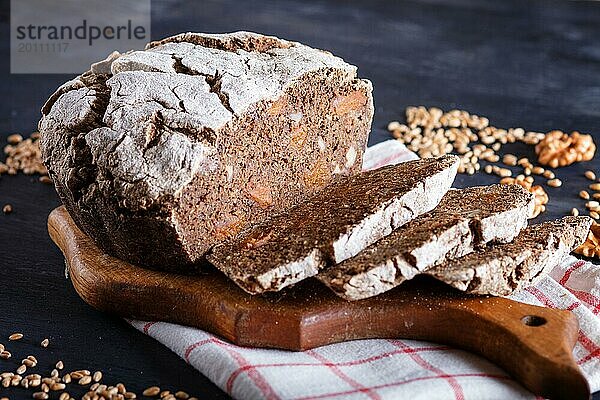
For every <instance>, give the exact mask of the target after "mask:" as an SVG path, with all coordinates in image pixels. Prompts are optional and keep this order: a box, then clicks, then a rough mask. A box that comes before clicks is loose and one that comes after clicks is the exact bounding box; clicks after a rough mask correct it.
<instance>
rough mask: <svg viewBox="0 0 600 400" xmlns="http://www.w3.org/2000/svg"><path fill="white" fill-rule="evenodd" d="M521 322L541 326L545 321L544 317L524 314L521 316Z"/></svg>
mask: <svg viewBox="0 0 600 400" xmlns="http://www.w3.org/2000/svg"><path fill="white" fill-rule="evenodd" d="M521 322H522V323H524V324H525V325H527V326H542V325H544V324H545V323H546V322H547V321H546V318H544V317H540V316H537V315H526V316H524V317H523V318H521Z"/></svg>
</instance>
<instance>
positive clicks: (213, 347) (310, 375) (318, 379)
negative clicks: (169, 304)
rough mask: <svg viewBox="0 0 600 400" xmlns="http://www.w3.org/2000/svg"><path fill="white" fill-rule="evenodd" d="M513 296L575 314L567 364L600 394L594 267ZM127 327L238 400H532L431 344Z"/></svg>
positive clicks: (492, 370)
mask: <svg viewBox="0 0 600 400" xmlns="http://www.w3.org/2000/svg"><path fill="white" fill-rule="evenodd" d="M413 158H416V156H415V155H414V154H413V153H412V152H410V151H409V150H407V149H406V148H405V147H404V146H403V145H402V144H400V143H398V142H397V141H394V140H390V141H386V142H383V143H380V144H377V145H375V146H373V147H370V148H368V149H367V151H366V153H365V161H364V168H365V169H372V168H377V167H380V166H383V165H386V164H395V163H398V162H401V161H406V160H410V159H413ZM511 297H512V298H513V299H515V300H518V301H522V302H525V303H530V304H535V305H542V306H547V307H554V308H561V309H568V310H572V311H573V312H574V313H575V314H576V315H577V317H578V319H579V323H580V331H579V339H578V341H577V344H576V346H575V349H574V355H575V358H576V360H577V362H578V364H579V365H580V366H581V368H582V369H583V372H584V373H585V375H586V376H587V378H588V380H589V383H590V386H591V388H592V390H593V391H597V390H600V316H599V313H600V267H598V266H596V265H594V264H591V263H589V262H584V261H581V260H577V259H576V258H575V257H572V256H569V257H567V258H566V259H565V260H563V262H562V263H561V264H560V265H558V266H557V267H556V268H555V269H554V271H552V274H551V275H550V276H548V277H545V278H544V279H543V280H542V281H541V282H539V283H538V284H537V285H535V286H532V287H529V288H527V289H526V290H523V291H520V292H519V293H515V294H514V295H513V296H511ZM130 322H131V324H132V325H133V326H135V327H136V328H137V329H139V330H141V331H142V332H144V333H146V334H147V335H150V336H152V337H153V338H155V339H156V340H158V341H159V342H161V343H162V344H164V345H165V346H167V347H169V348H170V349H171V350H173V351H174V352H175V353H177V354H178V355H179V356H180V357H181V358H183V359H184V360H185V361H186V362H188V363H190V364H191V365H193V366H194V367H195V368H196V369H198V371H200V372H201V373H202V374H204V375H205V376H207V377H208V378H209V379H210V380H211V381H213V382H214V383H215V384H216V385H218V386H219V387H220V388H221V389H223V390H224V391H225V392H227V393H229V394H230V395H231V396H233V397H234V398H236V399H297V400H298V399H411V400H417V399H427V400H433V399H456V400H459V399H480V400H483V399H533V398H535V396H533V395H532V394H531V393H530V392H528V391H527V390H525V389H523V388H522V387H521V386H520V385H519V384H518V383H516V382H515V381H514V380H513V379H512V378H510V377H509V376H508V375H507V374H506V372H504V371H503V370H501V369H499V368H498V367H496V366H494V365H493V364H491V363H490V362H488V361H486V360H485V359H483V358H481V357H478V356H476V355H473V354H470V353H468V352H465V351H461V350H457V349H453V348H451V347H448V346H443V345H438V344H434V343H427V342H420V341H414V340H402V339H397V340H381V339H377V340H357V341H351V342H345V343H338V344H333V345H329V346H323V347H319V348H316V349H313V350H309V351H304V352H291V351H280V350H269V349H257V348H245V347H239V346H235V345H233V344H231V343H228V342H226V341H225V340H223V339H221V338H219V337H217V336H214V335H212V334H210V333H208V332H204V331H202V330H200V329H196V328H190V327H185V326H181V325H175V324H170V323H166V322H143V321H130ZM515 362H519V360H518V359H515Z"/></svg>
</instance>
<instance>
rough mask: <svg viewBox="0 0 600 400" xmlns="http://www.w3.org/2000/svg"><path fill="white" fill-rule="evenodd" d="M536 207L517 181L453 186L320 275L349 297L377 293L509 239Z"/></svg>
mask: <svg viewBox="0 0 600 400" xmlns="http://www.w3.org/2000/svg"><path fill="white" fill-rule="evenodd" d="M533 205H534V199H533V195H532V194H531V193H529V192H527V191H526V190H525V189H523V188H522V187H520V186H518V185H491V186H478V187H470V188H465V189H451V190H449V191H448V192H447V193H446V194H445V195H444V197H443V198H442V200H441V201H440V204H439V205H438V206H437V207H436V208H435V209H434V210H432V211H430V212H428V213H425V214H423V215H420V216H419V217H417V218H415V219H414V220H412V221H410V222H409V223H408V224H406V225H404V226H402V227H400V228H398V229H396V230H395V231H393V232H392V233H391V234H390V235H389V236H386V237H384V238H382V239H381V240H379V241H377V242H376V243H374V244H373V245H371V246H369V247H368V248H366V249H365V250H363V251H362V252H360V253H359V254H358V255H356V256H354V257H352V258H350V259H348V260H346V261H344V262H342V263H340V264H337V265H334V266H331V267H330V268H327V269H325V270H324V271H323V272H321V273H320V274H319V275H318V276H317V278H318V279H319V280H320V281H322V282H323V283H325V284H326V285H327V286H329V287H330V288H331V289H332V290H333V291H334V292H335V293H336V294H338V295H339V296H341V297H343V298H345V299H347V300H359V299H364V298H367V297H372V296H375V295H378V294H380V293H383V292H386V291H388V290H390V289H393V288H394V287H396V286H398V285H400V284H401V283H402V282H404V281H406V280H408V279H412V278H413V277H414V276H416V275H418V274H421V273H423V272H425V271H427V270H428V269H430V268H433V267H434V266H435V265H437V264H440V263H442V262H444V261H445V260H447V259H452V258H456V257H460V256H463V255H465V254H468V253H471V252H473V251H474V250H475V249H476V248H478V247H480V246H482V245H484V244H486V243H488V242H491V241H494V242H502V243H506V242H510V241H511V240H513V239H514V238H515V236H517V235H518V234H519V232H520V231H521V229H523V228H524V227H526V226H527V217H528V215H529V213H530V211H531V209H532V208H533Z"/></svg>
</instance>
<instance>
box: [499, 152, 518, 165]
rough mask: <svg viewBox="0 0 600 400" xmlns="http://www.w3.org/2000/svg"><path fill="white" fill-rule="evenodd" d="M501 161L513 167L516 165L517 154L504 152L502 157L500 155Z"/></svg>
mask: <svg viewBox="0 0 600 400" xmlns="http://www.w3.org/2000/svg"><path fill="white" fill-rule="evenodd" d="M502 162H503V163H504V164H506V165H509V166H511V167H514V166H515V165H517V156H515V155H513V154H506V155H505V156H504V157H502Z"/></svg>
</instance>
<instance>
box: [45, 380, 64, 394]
mask: <svg viewBox="0 0 600 400" xmlns="http://www.w3.org/2000/svg"><path fill="white" fill-rule="evenodd" d="M49 386H50V390H52V391H53V392H57V391H59V390H65V388H66V387H67V385H65V384H64V383H57V382H54V383H51V384H50V385H49Z"/></svg>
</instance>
